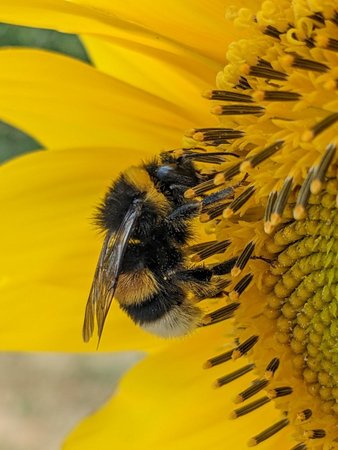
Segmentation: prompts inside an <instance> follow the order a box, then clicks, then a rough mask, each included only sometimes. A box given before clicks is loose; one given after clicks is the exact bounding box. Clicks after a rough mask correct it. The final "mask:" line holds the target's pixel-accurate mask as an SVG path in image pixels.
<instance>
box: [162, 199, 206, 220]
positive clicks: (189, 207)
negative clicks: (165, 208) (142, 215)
mask: <svg viewBox="0 0 338 450" xmlns="http://www.w3.org/2000/svg"><path fill="white" fill-rule="evenodd" d="M200 210H201V205H200V203H199V202H191V203H186V204H185V205H182V206H179V207H178V208H177V209H175V211H173V212H172V213H171V214H170V215H169V217H168V218H167V220H168V221H188V220H190V219H192V218H193V217H196V216H198V214H199V213H200Z"/></svg>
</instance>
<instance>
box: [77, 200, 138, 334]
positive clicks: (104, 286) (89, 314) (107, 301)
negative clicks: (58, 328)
mask: <svg viewBox="0 0 338 450" xmlns="http://www.w3.org/2000/svg"><path fill="white" fill-rule="evenodd" d="M141 209H142V200H140V199H136V200H134V201H133V203H132V204H131V205H130V208H129V209H128V211H127V213H126V215H125V216H124V218H123V221H122V223H121V225H120V227H119V229H118V230H117V232H116V233H113V232H107V235H106V237H105V240H104V242H103V246H102V250H101V253H100V256H99V260H98V263H97V266H96V270H95V274H94V280H93V283H92V286H91V289H90V293H89V297H88V301H87V305H86V311H85V317H84V322H83V329H82V336H83V340H84V341H85V342H88V341H89V339H90V338H91V337H92V335H93V331H94V322H95V316H96V321H97V327H98V336H99V342H100V339H101V335H102V331H103V327H104V323H105V321H106V318H107V314H108V312H109V309H110V305H111V302H112V300H113V297H114V293H115V290H116V286H117V282H118V277H119V274H120V271H121V265H122V261H123V257H124V254H125V252H126V248H127V245H128V242H129V238H130V236H131V234H132V232H133V230H134V227H135V224H136V221H137V219H138V218H139V216H140V213H141Z"/></svg>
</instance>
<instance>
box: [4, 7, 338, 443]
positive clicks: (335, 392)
mask: <svg viewBox="0 0 338 450" xmlns="http://www.w3.org/2000/svg"><path fill="white" fill-rule="evenodd" d="M226 3H227V2H223V1H214V2H205V1H202V0H200V1H197V0H195V1H188V0H186V1H184V2H175V1H173V2H169V1H168V2H161V4H153V3H150V1H147V0H144V1H143V0H142V1H139V2H134V1H129V2H120V1H118V0H116V1H114V2H112V1H107V0H96V1H95V2H94V1H92V0H83V1H82V0H81V1H80V0H79V1H61V0H49V1H40V2H30V1H19V0H14V1H13V0H11V1H3V2H2V7H1V11H0V20H2V21H4V22H10V23H16V24H22V25H30V26H40V27H50V28H55V29H61V30H63V31H69V32H75V33H78V34H81V35H82V38H83V41H84V43H85V45H86V47H87V49H88V50H89V53H90V55H91V58H92V60H93V62H94V64H95V68H93V67H90V66H87V65H85V64H83V63H80V62H78V61H74V60H71V59H70V58H67V57H64V56H60V55H56V54H51V53H48V52H42V51H38V50H28V49H24V50H11V49H8V50H2V51H1V52H0V61H1V63H2V64H1V66H2V70H1V74H0V79H1V83H0V97H1V103H0V104H1V107H0V116H1V118H2V119H4V120H6V121H8V122H10V123H12V124H13V125H16V126H17V127H19V128H21V129H22V130H24V131H26V132H28V133H30V134H31V135H33V136H34V137H35V138H37V139H38V140H39V141H40V142H41V143H42V144H43V145H44V146H45V147H46V148H48V151H41V152H36V153H34V154H30V155H27V156H25V157H22V158H19V159H17V160H14V161H12V162H9V163H7V164H5V165H4V166H2V167H1V177H0V183H1V190H0V192H1V206H2V208H3V211H4V212H3V214H2V221H1V224H0V227H1V228H0V229H1V236H2V237H3V241H4V242H3V243H2V244H1V248H2V252H3V258H2V263H1V264H2V265H1V271H0V273H1V278H0V280H1V289H2V292H1V294H2V295H1V298H2V315H1V319H0V320H1V327H0V330H1V331H0V336H1V340H0V342H1V346H2V348H3V349H5V350H9V349H12V350H13V349H15V350H37V349H38V350H63V351H64V350H68V351H70V350H73V351H86V350H93V348H94V347H91V346H87V347H85V346H84V345H83V344H82V343H81V341H80V329H81V322H82V311H83V304H84V299H85V298H86V293H87V292H88V290H89V286H90V283H91V277H92V273H93V270H94V266H95V260H96V258H97V254H98V252H99V246H100V237H99V236H96V235H95V233H94V231H93V230H92V228H91V225H90V222H89V220H88V218H89V217H90V216H91V215H92V211H93V208H94V206H95V205H96V204H97V203H98V201H99V199H100V198H101V197H102V195H103V194H104V192H105V190H106V188H107V186H108V185H109V182H110V180H111V178H113V177H114V176H116V175H117V173H118V172H120V171H121V170H123V169H124V168H126V167H128V166H129V165H131V164H135V162H137V161H138V160H140V159H142V158H143V157H147V155H151V154H152V153H154V152H159V151H161V150H163V149H168V148H172V147H174V148H175V147H179V144H180V140H181V135H182V130H186V131H185V135H184V139H183V145H181V147H180V149H179V150H177V152H180V154H182V153H183V154H184V153H186V152H189V150H188V149H189V148H194V149H198V151H200V152H203V153H204V154H207V152H217V153H218V156H219V160H217V164H214V165H212V166H210V165H208V164H204V165H203V164H202V168H203V170H205V171H207V172H208V171H209V173H210V181H208V182H205V183H202V184H200V185H197V186H196V187H194V188H192V189H191V190H189V191H187V192H186V196H187V197H190V198H195V197H196V198H200V196H203V195H208V193H210V192H211V193H212V192H219V191H220V190H223V189H225V188H226V189H229V188H230V189H232V190H233V198H232V199H231V200H230V201H229V200H228V199H227V201H221V202H219V203H217V205H216V206H215V205H212V206H210V207H209V208H205V210H204V211H202V214H201V216H200V221H199V228H200V229H201V230H202V228H203V230H204V232H206V233H208V234H210V235H211V236H216V239H217V241H218V242H225V241H230V243H229V245H227V246H226V250H225V252H224V253H222V254H221V255H217V254H216V255H214V257H215V258H218V259H219V260H220V261H229V264H230V262H231V273H230V274H229V282H230V284H229V286H228V288H227V290H226V291H225V292H224V296H223V298H221V299H216V300H215V299H214V300H207V301H205V302H202V306H201V307H202V308H203V310H204V313H205V316H204V322H203V323H204V325H205V326H203V327H200V328H199V329H198V330H196V332H194V333H193V334H192V335H191V336H188V337H186V338H184V339H180V340H173V341H168V342H167V341H161V340H157V339H156V338H154V337H152V336H150V335H147V334H145V333H143V332H142V331H141V330H139V329H138V328H136V327H134V326H133V325H132V324H131V323H130V321H129V320H127V319H126V317H125V316H124V315H123V314H122V313H121V312H119V311H118V309H116V308H115V309H114V310H112V311H111V313H110V316H109V318H108V322H107V324H106V330H105V335H104V339H103V340H102V344H101V349H102V350H116V349H118V350H124V349H143V350H148V351H149V354H150V355H149V356H148V357H147V358H146V359H145V360H143V361H142V362H141V363H140V364H138V365H137V366H136V367H134V368H133V369H132V370H131V371H130V372H129V373H128V374H127V375H126V376H125V377H124V379H123V380H122V382H121V384H120V387H119V390H118V392H117V393H116V395H115V396H114V398H113V399H112V400H111V401H110V402H109V403H108V404H107V405H106V406H105V407H104V408H102V409H101V410H100V411H99V412H97V413H96V414H94V415H93V416H92V417H89V418H88V419H86V420H85V421H84V422H83V423H82V424H81V425H80V426H79V427H78V428H77V429H76V430H75V431H74V432H73V433H72V434H71V435H70V437H69V438H68V439H67V441H66V443H65V448H66V449H72V450H73V449H79V450H80V449H93V448H94V449H100V450H101V449H102V450H104V449H110V448H115V447H119V448H126V449H128V450H129V449H135V450H136V449H142V448H148V449H155V448H156V449H157V448H159V449H161V450H174V449H175V450H180V449H182V450H183V449H187V450H205V449H215V450H219V449H220V448H235V449H244V448H246V447H247V446H256V445H259V448H262V449H265V448H266V449H277V450H279V449H281V450H282V449H293V450H305V449H318V450H320V449H322V450H330V449H331V450H332V449H334V448H338V431H337V413H338V409H337V398H338V386H337V381H338V339H337V338H338V320H337V307H338V301H337V284H336V283H337V279H338V275H337V269H336V258H337V257H336V255H337V248H338V247H337V242H336V238H337V232H336V223H337V216H336V208H337V165H336V139H337V120H338V114H337V112H336V111H337V106H338V104H337V77H338V66H337V55H336V52H337V49H338V30H337V25H338V16H337V12H336V11H335V6H337V5H335V4H334V3H335V2H334V1H333V0H294V1H289V0H282V1H279V2H272V1H270V0H266V1H254V0H247V1H241V2H238V3H237V4H236V2H235V1H234V2H233V3H234V5H233V6H229V5H226ZM225 61H226V65H225V67H223V68H222V64H223V66H224V64H225ZM216 73H217V77H216V86H215V85H214V81H213V78H215V74H216ZM201 91H203V92H204V96H203V98H202V97H201V96H200V95H199V93H200V92H201ZM208 103H210V104H211V105H210V106H211V113H212V114H210V113H209V109H210V107H208ZM215 149H216V150H215ZM219 153H221V155H219ZM210 167H212V168H211V169H210ZM216 247H217V246H216ZM211 253H217V251H211ZM198 256H199V257H200V258H201V259H203V257H202V255H198ZM93 345H95V344H93Z"/></svg>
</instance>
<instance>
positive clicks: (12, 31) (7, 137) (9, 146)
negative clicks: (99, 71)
mask: <svg viewBox="0 0 338 450" xmlns="http://www.w3.org/2000/svg"><path fill="white" fill-rule="evenodd" d="M0 7H1V5H0ZM0 46H1V47H8V46H11V47H33V48H43V49H46V50H51V51H53V52H59V53H64V54H66V55H70V56H72V57H74V58H78V59H80V60H82V61H85V62H88V63H90V61H89V58H88V56H87V53H86V51H85V49H84V47H83V45H82V44H81V41H80V39H79V38H78V37H77V36H75V35H71V34H65V33H59V32H58V31H51V30H41V29H36V28H28V27H18V26H14V25H7V24H1V23H0ZM38 148H41V145H40V144H39V142H37V141H35V140H34V139H33V138H32V137H30V136H28V135H27V134H25V133H22V132H21V131H19V130H17V129H15V128H13V127H11V126H10V125H9V124H6V123H4V122H1V121H0V163H1V162H3V161H6V160H7V159H9V158H12V157H14V156H17V155H19V154H21V153H25V152H27V151H31V150H37V149H38Z"/></svg>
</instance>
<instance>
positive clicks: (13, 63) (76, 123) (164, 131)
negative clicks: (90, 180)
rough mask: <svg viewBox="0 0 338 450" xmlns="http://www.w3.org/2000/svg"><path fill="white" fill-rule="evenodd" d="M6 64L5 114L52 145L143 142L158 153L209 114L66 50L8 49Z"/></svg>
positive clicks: (0, 79)
mask: <svg viewBox="0 0 338 450" xmlns="http://www.w3.org/2000/svg"><path fill="white" fill-rule="evenodd" d="M0 64H1V67H2V68H3V69H2V71H1V74H0V102H1V111H0V117H1V119H2V120H4V121H6V122H8V123H10V124H12V125H14V126H16V127H18V128H20V129H22V130H24V131H26V132H28V133H29V134H30V135H32V136H33V137H35V138H36V139H37V140H38V141H39V142H40V143H42V144H43V145H44V146H46V147H51V148H54V149H57V148H62V147H78V146H94V145H97V146H109V145H111V146H118V147H121V148H122V147H126V146H127V147H128V148H130V149H133V148H134V149H136V150H137V149H139V148H140V146H142V147H143V148H145V149H147V150H149V151H153V152H154V151H155V149H156V150H158V149H161V148H164V147H166V146H173V145H176V146H177V142H178V141H180V140H181V131H180V130H181V129H182V127H186V126H191V124H192V123H193V121H194V120H197V121H198V122H199V121H200V118H201V117H202V118H203V117H204V113H202V114H201V115H200V111H199V110H198V109H197V110H195V111H193V112H191V113H188V112H187V111H186V110H184V109H182V108H180V106H179V105H175V104H173V103H172V102H168V101H165V100H163V99H161V98H158V97H156V96H154V95H151V94H147V93H146V92H144V91H143V90H141V89H137V88H134V87H132V86H129V85H128V84H126V83H124V82H123V81H119V80H116V79H114V78H112V77H111V76H108V75H105V74H103V73H100V72H99V71H97V70H96V69H95V68H93V67H91V66H89V65H87V64H84V63H82V62H79V61H76V60H74V59H71V58H69V57H65V56H62V55H58V54H54V53H49V52H45V51H41V50H28V49H5V50H1V51H0ZM42 67H43V69H41V68H42ZM168 75H169V73H168ZM126 136H128V139H127V141H126Z"/></svg>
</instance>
